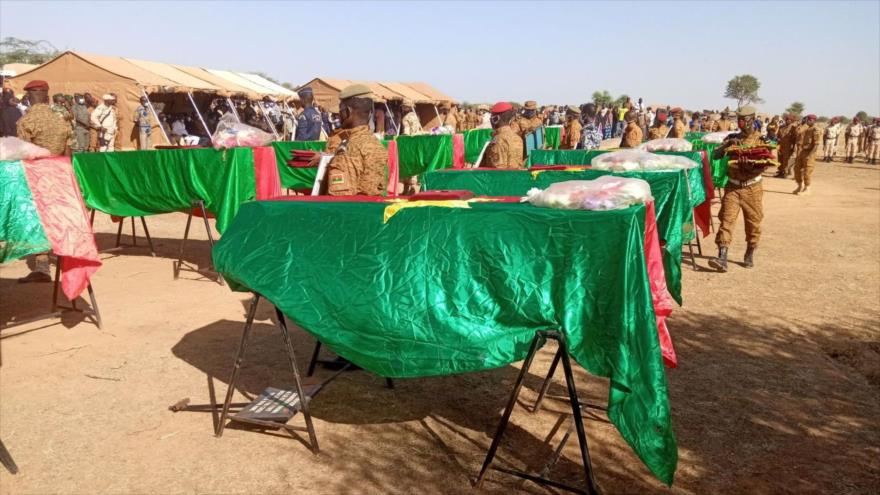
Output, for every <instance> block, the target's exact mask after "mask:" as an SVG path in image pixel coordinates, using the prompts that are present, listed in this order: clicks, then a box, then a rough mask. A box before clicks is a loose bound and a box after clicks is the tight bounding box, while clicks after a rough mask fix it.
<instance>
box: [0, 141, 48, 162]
mask: <svg viewBox="0 0 880 495" xmlns="http://www.w3.org/2000/svg"><path fill="white" fill-rule="evenodd" d="M47 156H52V153H51V152H50V151H49V150H47V149H46V148H42V147H40V146H37V145H36V144H33V143H29V142H27V141H24V140H22V139H18V138H17V137H2V138H0V161H16V160H33V159H36V158H45V157H47Z"/></svg>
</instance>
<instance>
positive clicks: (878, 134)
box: [865, 120, 880, 165]
mask: <svg viewBox="0 0 880 495" xmlns="http://www.w3.org/2000/svg"><path fill="white" fill-rule="evenodd" d="M866 134H867V136H866V137H865V138H866V140H867V141H868V154H867V159H868V160H869V161H870V163H872V164H874V165H876V164H877V160H878V159H880V122H877V121H876V120H875V121H874V125H872V126H871V127H870V128H868V131H867V132H866Z"/></svg>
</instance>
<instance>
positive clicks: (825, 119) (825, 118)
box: [816, 115, 831, 123]
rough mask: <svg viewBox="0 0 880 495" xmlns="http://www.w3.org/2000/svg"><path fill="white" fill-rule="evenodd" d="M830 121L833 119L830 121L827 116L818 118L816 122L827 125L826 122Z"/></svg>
mask: <svg viewBox="0 0 880 495" xmlns="http://www.w3.org/2000/svg"><path fill="white" fill-rule="evenodd" d="M829 120H831V119H829V118H828V117H826V116H824V115H823V116H821V117H819V118H817V119H816V122H821V123H825V122H828V121H829Z"/></svg>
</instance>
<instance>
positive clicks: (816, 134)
mask: <svg viewBox="0 0 880 495" xmlns="http://www.w3.org/2000/svg"><path fill="white" fill-rule="evenodd" d="M820 146H822V131H820V130H819V128H818V127H816V116H815V115H812V114H810V115H807V118H806V122H805V124H804V127H802V128H801V129H799V134H798V143H797V148H798V154H797V159H796V160H795V165H794V180H795V181H797V189H795V190H794V194H800V195H805V194H809V192H810V176H812V175H813V165H814V164H813V156H814V155H815V154H816V152H817V151H819V147H820Z"/></svg>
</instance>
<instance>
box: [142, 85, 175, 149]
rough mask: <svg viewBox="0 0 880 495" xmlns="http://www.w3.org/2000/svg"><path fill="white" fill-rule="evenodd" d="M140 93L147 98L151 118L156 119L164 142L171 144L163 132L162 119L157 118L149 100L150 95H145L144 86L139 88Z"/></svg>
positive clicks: (157, 115)
mask: <svg viewBox="0 0 880 495" xmlns="http://www.w3.org/2000/svg"><path fill="white" fill-rule="evenodd" d="M141 94H143V95H144V98H146V99H147V106H148V107H150V111H151V112H153V118H154V119H156V124H158V125H159V130H160V131H162V136H163V137H164V138H165V142H166V143H168V144H169V145H171V140H170V139H168V134H166V133H165V128H164V127H163V126H162V121H161V120H159V114H157V113H156V109H155V108H153V102H151V101H150V97H149V96H147V91H146V90H145V89H144V88H141Z"/></svg>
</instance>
